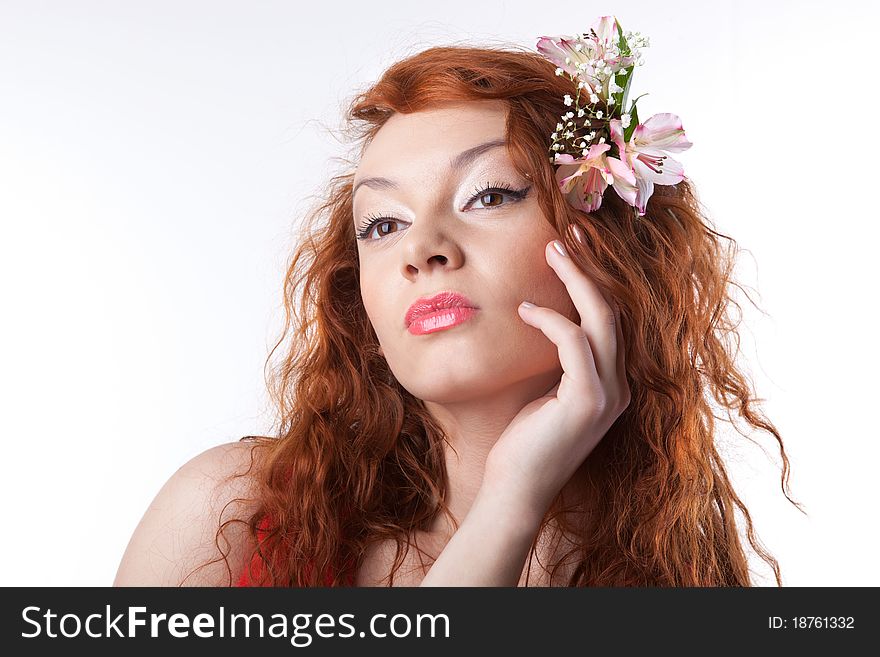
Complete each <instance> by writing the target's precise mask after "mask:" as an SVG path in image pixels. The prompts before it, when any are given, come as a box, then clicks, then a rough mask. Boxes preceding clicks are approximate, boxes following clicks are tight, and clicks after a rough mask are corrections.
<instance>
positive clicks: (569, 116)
mask: <svg viewBox="0 0 880 657" xmlns="http://www.w3.org/2000/svg"><path fill="white" fill-rule="evenodd" d="M565 116H566V118H569V119H570V118H571V117H573V116H574V112H566V113H565Z"/></svg>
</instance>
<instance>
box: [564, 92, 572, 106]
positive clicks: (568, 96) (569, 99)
mask: <svg viewBox="0 0 880 657" xmlns="http://www.w3.org/2000/svg"><path fill="white" fill-rule="evenodd" d="M562 100H563V102H564V103H565V104H566V105H571V96H570V95H569V94H565V96H564V97H563V99H562Z"/></svg>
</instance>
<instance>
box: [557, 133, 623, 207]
mask: <svg viewBox="0 0 880 657" xmlns="http://www.w3.org/2000/svg"><path fill="white" fill-rule="evenodd" d="M610 148H611V145H610V144H593V145H592V146H590V150H589V151H587V155H586V156H585V157H582V158H577V159H575V158H574V157H573V156H571V155H569V154H567V153H557V154H556V157H555V162H554V163H555V164H557V165H560V166H558V167H557V169H556V181H557V182H558V183H559V189H560V190H561V191H562V193H563V194H568V200H569V202H570V203H571V205H573V206H574V207H575V208H577V209H578V210H581V211H582V212H595V211H596V210H598V209H599V206H601V205H602V194H603V193H604V192H605V188H607V187H608V185H609V184H611V183H612V182H613V181H614V176H613V174H612V172H611V169H609V167H608V162H607V158H606V157H605V151H607V150H608V149H610Z"/></svg>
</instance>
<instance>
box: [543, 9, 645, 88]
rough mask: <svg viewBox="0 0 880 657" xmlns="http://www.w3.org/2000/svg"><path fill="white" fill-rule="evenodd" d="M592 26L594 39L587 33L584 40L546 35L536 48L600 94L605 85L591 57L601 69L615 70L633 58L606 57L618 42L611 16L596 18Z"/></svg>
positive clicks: (615, 21) (615, 22) (614, 20)
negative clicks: (598, 63) (607, 67)
mask: <svg viewBox="0 0 880 657" xmlns="http://www.w3.org/2000/svg"><path fill="white" fill-rule="evenodd" d="M591 28H592V30H593V32H595V33H596V36H595V38H594V37H592V36H590V35H588V38H586V39H578V38H577V37H563V36H560V37H546V36H545V37H541V38H539V39H538V44H537V49H538V52H540V53H541V54H542V55H543V56H544V57H546V58H547V59H549V60H550V61H551V62H553V63H554V64H556V66H558V67H559V68H561V69H562V70H563V71H565V72H566V73H568V74H569V75H570V76H571V77H573V78H578V79H580V80H581V81H582V82H584V83H585V85H586V86H587V89H588V91H589V93H597V94H603V89H602V87H603V86H604V85H603V83H602V82H601V80H600V77H599V76H598V75H597V72H596V69H595V67H594V65H593V64H592V63H591V60H593V61H596V60H598V61H599V62H600V65H599V66H600V68H601V67H602V66H605V65H608V66H610V67H611V69H612V71H613V72H616V71H617V70H619V69H620V68H623V67H625V66H630V65H631V64H632V63H633V62H634V61H635V58H634V57H631V56H630V57H612V58H608V59H607V55H606V53H607V52H608V50H610V49H611V48H612V46H614V45H615V44H616V43H617V38H618V25H617V20H616V19H615V18H614V17H613V16H602V17H600V18H598V19H597V20H596V22H595V23H593V25H592V26H591ZM578 45H580V46H581V48H580V50H578V49H577V46H578ZM566 60H568V61H566Z"/></svg>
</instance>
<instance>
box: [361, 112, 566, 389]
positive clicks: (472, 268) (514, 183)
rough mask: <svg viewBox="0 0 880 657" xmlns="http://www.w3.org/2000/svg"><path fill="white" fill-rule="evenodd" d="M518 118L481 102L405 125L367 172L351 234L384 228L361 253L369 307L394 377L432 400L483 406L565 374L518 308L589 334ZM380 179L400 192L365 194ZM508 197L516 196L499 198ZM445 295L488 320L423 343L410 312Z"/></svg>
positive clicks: (400, 123)
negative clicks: (559, 270) (557, 317)
mask: <svg viewBox="0 0 880 657" xmlns="http://www.w3.org/2000/svg"><path fill="white" fill-rule="evenodd" d="M506 112H507V110H506V105H504V104H503V103H502V102H501V101H480V102H468V103H462V104H455V105H445V106H443V107H442V108H439V109H433V110H430V111H424V112H417V113H412V114H396V115H394V116H393V117H392V118H391V119H389V120H388V122H387V123H386V124H385V125H384V126H382V128H381V129H380V130H379V132H378V133H377V134H376V136H375V138H374V139H373V141H372V142H371V143H370V145H369V146H368V147H367V150H366V151H365V153H364V155H363V158H362V159H361V161H360V163H359V165H358V169H357V174H356V176H355V179H354V184H355V194H354V198H353V211H354V225H353V226H352V228H351V229H352V231H355V232H356V233H360V232H361V229H363V228H364V227H365V226H367V224H368V223H369V222H370V221H371V219H372V218H374V217H383V218H382V219H379V220H378V222H376V223H374V224H373V225H372V226H371V227H369V228H367V229H366V233H365V234H364V235H363V236H362V237H363V239H358V242H357V244H358V257H359V260H360V288H361V295H362V298H363V303H364V307H365V308H366V311H367V315H368V316H369V319H370V321H371V323H372V325H373V329H374V330H375V331H376V335H377V336H378V338H379V344H380V347H381V349H382V353H383V354H384V356H385V359H386V360H387V362H388V365H389V367H390V369H391V371H392V372H393V373H394V375H395V377H396V378H397V380H398V381H399V382H400V384H401V385H402V386H403V387H404V388H406V389H407V390H408V391H409V392H410V393H411V394H413V395H414V396H416V397H418V398H419V399H422V400H426V401H433V402H437V403H455V402H460V401H472V400H475V399H479V398H487V397H488V396H489V395H493V394H497V393H498V392H501V391H503V390H504V389H505V388H509V387H511V386H519V387H520V388H522V387H523V386H525V387H526V388H529V387H533V388H536V389H537V388H538V387H540V388H542V390H540V391H538V392H537V393H536V394H537V395H540V394H542V393H543V392H544V391H546V389H548V388H549V387H552V386H553V385H555V383H556V382H557V381H558V380H559V376H561V374H562V368H561V366H560V364H559V357H558V351H557V348H556V346H555V345H554V344H553V343H552V342H550V340H549V339H548V338H546V337H545V336H544V334H543V333H541V332H540V331H539V330H538V329H536V328H534V327H531V326H529V325H528V324H526V323H525V322H523V321H522V319H521V318H520V317H519V314H518V313H517V306H518V305H519V304H520V302H522V301H524V300H528V301H531V302H533V303H536V304H538V305H541V306H547V307H550V308H553V309H554V310H557V311H558V312H560V313H562V314H563V315H565V316H566V317H568V318H569V319H571V320H572V321H574V322H576V323H578V324H579V323H580V318H579V316H578V314H577V310H576V309H575V307H574V305H573V303H572V301H571V298H570V297H569V296H568V292H567V290H566V288H565V286H564V285H563V283H562V281H561V280H559V278H558V277H557V276H556V274H555V272H554V271H553V270H552V269H551V268H550V266H549V265H548V264H547V261H546V257H545V255H544V253H545V251H544V249H545V247H546V245H547V243H548V242H549V241H550V240H552V239H554V238H556V237H558V236H557V235H556V233H555V230H554V229H553V228H552V227H551V226H550V225H549V224H548V222H547V220H546V218H545V217H544V215H543V213H542V212H541V211H540V209H539V207H538V203H537V201H536V200H535V190H534V187H533V186H532V183H531V181H530V180H529V179H527V178H523V177H522V176H521V175H519V174H518V173H517V172H516V169H515V168H514V167H513V163H512V161H511V159H510V156H509V155H508V153H507V149H506V147H505V146H504V143H503V142H504V136H505V120H506ZM487 142H498V144H499V145H496V146H491V145H490V146H486V144H487ZM476 147H479V148H478V149H477V150H474V151H470V149H475V148H476ZM469 151H470V156H467V155H464V156H463V155H462V154H466V153H468V152H469ZM459 157H461V158H462V159H460V160H458V161H457V162H456V158H459ZM453 163H454V164H453ZM374 177H381V178H386V179H388V180H390V181H392V182H387V181H386V182H381V181H379V182H376V181H374V182H372V183H370V182H368V183H366V184H362V185H359V183H360V182H361V181H363V180H365V179H367V178H374ZM503 187H507V188H509V189H511V190H514V192H515V193H509V192H505V191H501V190H497V189H491V188H503ZM487 188H488V190H487ZM482 190H487V191H482ZM516 192H522V193H524V194H525V196H524V197H522V198H521V199H520V198H518V196H517V194H516ZM443 291H451V292H457V293H459V294H463V295H465V296H466V297H467V298H468V299H469V300H470V301H471V302H472V303H473V305H474V306H476V307H477V308H478V309H477V310H476V311H475V312H474V313H473V315H472V316H471V317H470V319H467V320H466V321H464V322H463V323H460V324H457V325H454V326H451V327H449V328H445V329H442V330H437V331H433V332H429V333H422V334H418V333H414V332H411V331H410V330H409V329H408V327H407V323H406V322H405V319H404V318H405V315H406V313H407V310H408V309H409V307H410V305H411V304H412V303H413V302H414V301H416V300H417V299H420V298H422V297H430V296H433V295H434V294H436V293H438V292H443Z"/></svg>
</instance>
